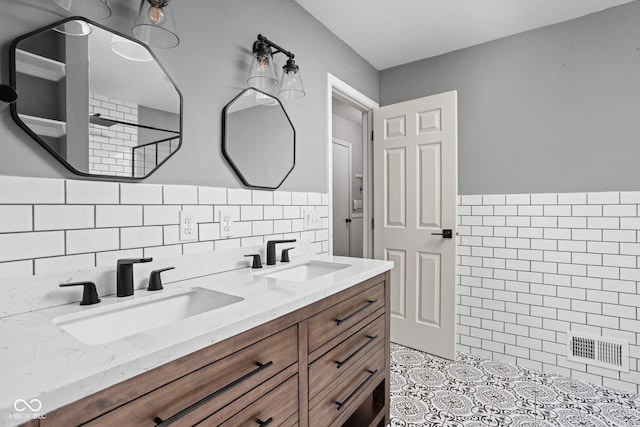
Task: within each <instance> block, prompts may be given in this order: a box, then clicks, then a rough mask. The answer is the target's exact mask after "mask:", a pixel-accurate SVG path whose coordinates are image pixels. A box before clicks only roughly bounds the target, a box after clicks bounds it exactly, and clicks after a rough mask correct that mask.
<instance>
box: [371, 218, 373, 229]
mask: <svg viewBox="0 0 640 427" xmlns="http://www.w3.org/2000/svg"><path fill="white" fill-rule="evenodd" d="M371 229H372V230H373V218H371Z"/></svg>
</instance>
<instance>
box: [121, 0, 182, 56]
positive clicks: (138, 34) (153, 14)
mask: <svg viewBox="0 0 640 427" xmlns="http://www.w3.org/2000/svg"><path fill="white" fill-rule="evenodd" d="M158 3H160V4H163V6H162V7H160V6H154V4H153V2H151V1H149V0H142V2H141V3H140V10H139V11H138V17H137V18H136V23H135V25H134V26H133V30H132V31H133V35H134V36H135V38H137V39H138V40H140V41H141V42H143V43H146V44H148V45H149V46H151V47H160V48H164V49H170V48H172V47H176V46H178V45H179V44H180V37H178V32H177V31H176V22H175V20H174V18H173V11H172V10H171V3H170V2H169V1H168V0H164V2H163V1H160V2H158Z"/></svg>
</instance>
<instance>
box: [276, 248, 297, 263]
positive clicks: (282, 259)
mask: <svg viewBox="0 0 640 427" xmlns="http://www.w3.org/2000/svg"><path fill="white" fill-rule="evenodd" d="M291 249H295V248H294V247H291V248H284V249H283V250H282V254H281V255H280V262H289V261H290V260H289V251H290V250H291Z"/></svg>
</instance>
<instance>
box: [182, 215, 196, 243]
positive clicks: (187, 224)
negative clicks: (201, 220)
mask: <svg viewBox="0 0 640 427" xmlns="http://www.w3.org/2000/svg"><path fill="white" fill-rule="evenodd" d="M197 230H198V223H197V222H196V221H195V219H194V218H193V213H191V212H187V211H180V241H182V242H186V241H190V240H196V239H197V238H198V232H197Z"/></svg>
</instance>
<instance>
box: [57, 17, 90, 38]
mask: <svg viewBox="0 0 640 427" xmlns="http://www.w3.org/2000/svg"><path fill="white" fill-rule="evenodd" d="M53 29H54V30H55V31H57V32H59V33H62V34H66V35H69V36H88V35H89V34H91V31H93V30H92V28H91V25H89V24H88V23H86V22H84V21H78V20H76V21H67V22H65V23H64V24H60V25H58V26H57V27H54V28H53Z"/></svg>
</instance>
